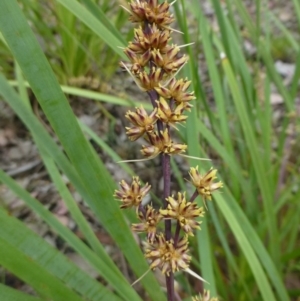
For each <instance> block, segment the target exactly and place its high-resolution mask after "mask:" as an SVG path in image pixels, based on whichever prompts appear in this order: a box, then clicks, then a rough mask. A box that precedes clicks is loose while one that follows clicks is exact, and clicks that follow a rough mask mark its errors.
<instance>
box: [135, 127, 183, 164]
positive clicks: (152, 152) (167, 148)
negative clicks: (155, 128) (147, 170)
mask: <svg viewBox="0 0 300 301" xmlns="http://www.w3.org/2000/svg"><path fill="white" fill-rule="evenodd" d="M148 137H149V138H148V139H147V140H149V142H150V143H151V144H152V145H150V146H144V145H143V147H142V150H141V153H142V154H143V155H144V156H145V157H147V158H150V157H151V158H154V157H156V156H157V155H158V154H160V153H163V154H168V155H174V154H180V153H182V152H185V150H186V149H187V145H186V144H180V143H174V142H173V141H172V140H171V137H170V133H169V131H168V129H165V130H164V131H163V132H162V131H161V132H160V135H159V134H158V133H157V132H153V133H150V134H149V136H148Z"/></svg>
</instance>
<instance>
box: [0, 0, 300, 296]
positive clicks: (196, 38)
mask: <svg viewBox="0 0 300 301" xmlns="http://www.w3.org/2000/svg"><path fill="white" fill-rule="evenodd" d="M20 2H22V5H21V8H22V9H20V6H19V5H18V3H17V1H16V0H2V1H0V32H1V33H2V36H1V41H2V42H0V43H2V44H1V48H0V63H1V74H0V95H1V97H2V98H3V100H4V101H5V102H7V103H8V104H9V106H10V107H11V108H12V109H13V110H14V112H15V113H16V115H18V117H19V118H20V119H21V120H22V122H23V123H24V125H25V126H26V127H27V129H28V131H30V133H31V135H32V137H33V139H34V141H35V143H36V145H37V147H38V149H39V152H40V155H41V158H42V160H43V162H44V165H45V167H46V169H47V171H48V173H49V176H50V177H51V179H52V181H53V183H54V185H55V187H56V188H57V191H58V192H59V193H60V195H61V197H62V199H63V200H64V202H65V204H66V207H67V208H68V210H69V211H70V213H71V215H72V218H73V219H74V221H75V222H76V224H77V225H78V227H79V228H80V231H81V232H82V234H83V236H84V239H85V241H86V242H87V244H86V243H85V242H83V241H82V240H80V239H79V238H78V237H77V236H76V235H75V234H74V233H72V231H70V230H69V229H68V228H67V227H64V226H63V225H62V224H61V223H60V222H58V221H57V219H56V218H55V217H54V216H53V214H52V213H51V212H50V211H48V210H47V209H45V208H44V207H43V206H42V205H41V204H40V203H39V202H38V201H37V200H36V199H35V198H34V197H33V196H31V195H30V194H29V193H28V192H27V191H25V190H24V189H23V188H21V187H20V186H19V185H18V184H17V183H16V181H15V180H13V179H12V178H11V177H9V176H8V175H7V174H6V173H5V172H4V171H2V170H0V182H2V183H3V184H5V185H7V186H8V187H9V188H10V189H11V190H12V191H13V192H14V193H15V194H16V195H17V196H18V197H19V198H21V199H22V200H23V201H24V202H25V203H26V205H27V206H28V207H29V208H31V210H33V211H34V212H35V213H36V214H37V215H38V216H39V217H40V218H41V219H43V220H44V221H45V222H46V223H47V224H48V225H49V226H50V227H51V229H53V231H55V232H56V233H58V235H60V236H61V237H62V239H63V240H65V241H66V242H67V244H68V245H69V246H70V247H71V248H72V249H73V250H74V251H75V252H77V253H78V254H79V255H80V256H81V257H82V258H84V260H86V261H87V262H88V263H89V264H90V265H91V266H92V267H93V268H94V269H95V270H96V271H97V273H98V274H99V275H100V276H101V277H102V278H103V279H104V280H105V281H106V283H107V284H108V285H109V288H110V289H108V288H107V287H106V286H104V285H103V284H102V283H100V282H97V281H95V280H94V279H93V278H91V277H90V276H88V275H87V274H86V273H85V272H83V271H82V270H80V269H79V268H78V267H77V266H76V265H74V264H71V263H70V262H69V260H68V259H67V257H65V256H64V255H63V254H60V253H59V252H58V251H57V250H55V249H54V248H53V247H51V246H50V245H49V244H48V243H47V242H45V241H44V240H43V239H42V238H40V237H39V236H38V235H36V234H35V233H34V232H33V231H31V230H29V229H27V228H26V227H24V226H23V223H22V222H21V221H18V220H17V219H16V218H14V217H11V216H10V215H9V214H8V212H7V210H6V209H5V208H1V210H0V221H1V227H0V265H1V266H3V267H4V268H5V269H7V270H8V271H10V272H12V273H13V274H14V275H16V276H17V277H19V278H20V279H22V280H23V281H24V282H26V283H28V284H29V285H30V286H31V287H32V288H33V289H34V290H35V292H36V293H37V297H31V296H27V295H26V294H25V293H21V292H17V291H15V290H13V289H11V288H7V287H5V288H3V289H2V287H3V285H2V284H0V297H1V298H0V299H1V300H2V299H3V300H12V299H13V300H19V299H20V300H32V301H34V300H37V301H39V300H55V301H56V300H64V301H65V300H75V301H76V300H78V301H80V300H89V301H100V300H103V301H106V300H116V301H117V300H128V301H132V300H133V301H134V300H137V301H138V300H142V298H141V297H140V296H139V295H138V294H137V292H136V291H135V289H134V288H133V287H131V286H130V284H129V283H128V281H127V280H126V278H125V277H124V275H122V273H121V272H120V270H119V269H118V268H117V267H116V265H115V264H114V263H113V261H112V260H111V258H110V257H109V256H108V255H107V254H106V252H105V249H104V247H103V245H102V244H101V243H100V242H99V240H98V239H97V238H96V236H95V234H94V233H93V231H92V230H91V228H90V226H89V224H88V222H87V219H86V218H85V217H84V216H83V214H82V213H81V211H80V210H79V208H78V205H77V203H76V202H75V200H74V199H73V197H72V195H71V193H70V191H69V190H68V188H67V186H66V185H65V184H64V181H63V179H62V175H66V176H67V177H68V179H69V180H70V182H71V184H72V186H73V187H74V188H75V189H76V190H77V191H78V193H79V194H80V195H81V196H82V198H83V199H84V200H85V202H86V203H87V204H88V205H89V207H90V208H91V209H92V211H93V212H94V214H95V216H96V217H97V219H98V220H99V221H100V222H101V225H102V226H103V227H104V228H105V229H106V230H107V232H108V233H109V234H110V235H111V237H112V238H113V240H114V242H115V243H116V245H117V246H118V247H119V248H120V250H122V252H123V254H124V256H125V258H126V260H127V262H128V265H129V266H130V268H131V270H132V271H133V273H134V274H135V275H136V279H137V278H139V277H140V276H141V275H143V274H144V273H145V271H146V270H147V269H148V264H147V262H146V260H145V259H144V257H143V254H142V252H141V250H140V247H139V246H138V245H137V244H136V241H135V240H134V238H133V236H132V233H131V230H130V228H129V226H128V223H127V221H126V220H129V221H132V222H133V221H134V219H135V216H134V214H131V213H129V212H125V213H124V211H122V212H121V211H120V209H119V206H118V203H117V202H116V201H115V200H114V198H113V192H114V189H115V188H116V185H115V183H114V181H113V179H112V177H111V175H110V174H109V173H108V171H107V169H106V168H105V166H104V164H103V162H102V161H101V160H100V159H99V156H98V155H97V154H96V152H95V151H94V149H92V148H91V147H90V144H89V142H88V140H87V139H86V137H85V135H84V134H87V135H88V136H89V137H91V139H92V140H93V142H94V143H95V144H97V145H99V147H100V148H101V149H102V151H103V152H105V153H107V155H108V156H110V157H112V158H113V159H114V160H115V161H119V160H121V159H120V158H119V157H118V155H117V154H116V153H115V152H114V150H113V149H111V148H110V146H109V145H107V144H106V143H105V141H104V140H103V139H102V138H103V137H99V136H97V135H96V134H95V133H94V132H93V131H92V130H91V129H90V128H88V127H87V126H86V125H83V124H81V123H80V122H78V121H77V119H76V117H75V115H74V113H73V112H72V110H71V107H70V105H69V103H68V101H67V98H66V96H65V94H64V93H63V91H64V92H65V93H66V94H71V95H73V96H74V95H75V96H76V95H77V96H79V95H80V96H81V97H82V96H83V97H86V98H87V99H90V101H100V102H106V103H111V104H116V105H120V106H131V107H134V106H136V105H137V104H136V103H134V102H133V101H131V100H128V99H121V98H117V97H115V96H114V95H106V94H101V93H98V92H95V91H89V88H86V89H84V90H83V89H76V88H73V87H70V82H71V79H72V78H78V77H81V76H82V77H88V76H91V77H92V78H97V77H99V82H100V83H101V82H102V81H103V80H108V79H111V78H112V76H113V74H114V72H115V70H116V69H117V67H118V61H119V60H120V59H121V58H122V59H123V60H124V59H126V58H125V56H124V54H123V52H122V50H121V49H120V47H124V45H125V44H126V40H127V35H128V32H129V31H130V28H127V26H128V25H127V14H126V13H125V12H124V11H123V10H122V9H121V8H119V6H117V5H116V2H115V1H101V5H99V6H98V5H96V4H95V1H92V0H82V1H75V0H56V1H55V0H53V1H47V3H49V4H48V6H46V7H45V6H44V5H42V4H41V1H30V0H27V1H20ZM120 2H122V3H123V2H124V3H126V1H120ZM220 2H221V1H219V0H211V5H212V7H213V9H214V11H215V18H216V20H215V21H216V22H214V23H212V22H210V20H209V19H208V17H206V16H205V14H204V13H203V11H202V10H201V7H200V6H199V1H198V0H191V1H184V0H178V1H177V2H176V3H175V4H174V15H175V17H176V20H177V22H178V27H179V30H180V31H182V32H183V35H181V36H180V35H179V34H178V38H179V39H183V43H182V44H189V43H192V42H194V44H193V45H189V46H187V47H186V48H185V51H186V52H187V54H188V55H189V62H188V63H187V65H186V66H185V67H184V69H183V70H182V71H181V72H183V73H184V74H185V75H187V76H188V77H189V78H190V79H191V80H192V83H193V89H194V91H195V95H196V97H197V99H196V101H194V102H193V105H194V107H195V108H196V110H193V111H192V113H191V114H190V116H189V118H188V121H187V124H186V127H184V128H182V127H181V128H180V137H181V138H182V139H183V140H184V142H185V143H187V144H188V146H189V147H188V149H189V155H191V156H197V157H210V158H213V166H214V167H217V168H218V175H219V176H220V177H221V178H222V182H223V183H224V189H223V190H222V192H221V193H216V194H215V195H214V200H213V201H212V202H209V204H208V209H209V214H208V215H207V216H206V219H204V221H203V223H202V227H201V228H202V230H201V231H198V233H197V236H196V239H197V243H195V244H194V245H193V251H194V254H193V260H194V262H193V269H194V270H196V271H197V272H199V274H200V275H201V276H203V278H204V279H207V280H208V281H209V283H210V284H205V286H204V287H205V288H206V289H209V290H210V292H211V295H212V296H217V295H218V296H220V300H241V301H243V300H245V301H260V300H264V301H289V300H291V299H292V300H293V298H296V297H297V296H299V295H300V289H299V288H298V289H289V288H288V287H287V279H288V278H289V276H290V275H293V274H297V273H298V275H299V273H300V266H299V257H300V251H299V243H300V241H299V216H300V202H299V198H300V189H299V182H300V176H299V157H298V156H297V153H296V154H295V153H293V151H294V152H295V149H297V147H298V149H299V141H297V139H296V141H295V144H296V147H295V145H294V146H293V145H291V142H290V141H291V137H292V136H296V137H297V132H298V135H299V118H298V117H299V115H298V114H299V109H298V112H297V107H296V100H295V99H296V95H297V93H298V94H299V78H300V47H299V41H298V40H297V37H295V35H294V34H293V32H292V31H289V30H287V29H286V28H285V27H284V24H282V23H281V22H280V21H279V20H278V19H277V18H276V17H275V16H272V15H271V14H270V13H268V12H265V11H263V10H262V8H263V7H264V5H265V1H260V0H257V1H255V9H256V14H255V15H254V16H253V15H250V14H249V12H248V10H247V9H246V8H245V6H244V1H240V0H226V1H223V2H222V6H221V3H220ZM223 5H224V6H225V5H226V11H225V9H224V7H223ZM291 5H293V7H294V12H295V16H294V17H295V22H298V24H296V26H298V31H299V29H300V27H299V26H300V5H299V2H298V1H297V0H293V1H291ZM236 16H239V18H237V17H236ZM28 20H30V26H29V25H28V22H27V21H28ZM212 24H214V25H212ZM216 24H217V25H218V26H216ZM124 26H125V27H126V30H125V29H124ZM217 27H218V29H217ZM274 27H276V28H277V30H279V31H280V38H276V37H274V35H273V32H272V29H273V28H274ZM191 30H192V32H191ZM245 40H247V41H250V42H251V43H252V45H253V47H254V48H255V49H256V51H255V54H254V55H252V56H249V55H248V54H247V53H246V52H245V49H244V47H243V46H244V42H245ZM61 45H63V47H61ZM283 45H286V47H289V48H288V49H287V48H284V47H283ZM277 51H280V54H277ZM200 55H201V56H203V57H204V59H203V60H202V61H200V62H199V60H198V58H199V56H200ZM287 55H288V56H289V61H290V62H292V63H294V64H295V73H294V75H293V77H292V79H291V81H290V83H289V85H288V86H287V85H286V84H285V82H284V79H283V78H282V77H281V76H280V75H279V74H278V73H277V71H276V69H275V67H274V62H275V59H277V58H278V57H280V58H281V59H283V58H285V57H286V56H287ZM274 56H275V57H274ZM204 67H205V68H206V69H207V77H208V79H205V80H204V79H203V76H202V75H203V73H202V72H200V70H202V69H203V70H204ZM15 74H16V75H15ZM184 74H183V75H184ZM25 79H26V80H25ZM207 84H209V89H208V88H207V86H208V85H207ZM15 86H16V87H17V88H18V89H17V90H15V89H14V87H15ZM27 86H29V87H30V89H31V90H32V91H33V93H34V94H35V97H36V99H37V101H38V102H39V104H40V106H41V108H42V110H43V112H44V114H45V116H46V118H47V120H48V121H49V123H50V125H51V127H52V129H53V131H54V132H55V134H56V136H57V137H58V140H59V142H60V146H62V148H61V147H60V146H59V145H58V144H57V143H56V142H54V140H53V138H52V137H51V136H50V135H49V133H48V132H47V131H46V129H45V127H44V125H43V124H42V123H41V122H40V121H39V119H38V118H37V117H36V116H35V115H34V114H33V112H32V109H31V107H30V103H29V101H28V99H29V96H28V94H27V93H28V92H29V90H30V89H26V88H25V87H27ZM275 88H276V91H277V93H278V94H279V95H280V96H281V97H282V104H281V110H282V116H281V120H280V124H276V122H275V121H274V116H273V115H274V106H273V104H272V101H271V99H272V93H273V91H274V89H275ZM62 89H63V90H62ZM208 90H210V91H212V92H209V93H208ZM298 106H299V104H298ZM144 107H145V108H146V109H147V105H145V106H144ZM99 122H101V121H99ZM291 128H292V129H293V132H291V130H290V129H291ZM291 157H293V160H289V158H291ZM189 161H190V162H189V165H190V166H196V165H201V169H202V168H203V169H204V170H208V169H209V168H210V167H211V165H212V163H211V162H207V161H203V162H200V163H199V161H195V160H193V159H189ZM172 165H173V167H174V170H176V173H175V177H176V178H177V179H178V182H179V183H180V184H181V185H185V184H186V181H183V180H182V179H183V176H182V174H181V172H180V168H179V167H178V166H177V165H176V162H175V161H173V162H172ZM121 168H123V169H124V171H126V172H127V173H132V171H131V169H130V168H129V166H128V165H126V164H124V163H122V164H120V169H121ZM283 171H285V172H286V177H285V178H284V179H282V177H281V173H282V172H283ZM279 188H280V189H279ZM183 190H185V189H183ZM124 214H125V215H126V216H125V215H124ZM176 277H177V276H176ZM183 278H184V277H183V276H182V275H178V277H177V279H178V281H179V283H180V284H181V286H182V288H183V290H184V291H185V293H186V295H192V294H194V293H195V292H194V291H193V289H194V288H193V286H192V281H191V282H189V281H187V280H186V279H183ZM140 283H141V285H142V286H143V289H144V290H145V292H146V293H147V295H148V296H149V298H150V300H153V301H163V300H166V299H165V298H166V297H165V293H164V292H163V290H162V289H161V288H160V285H159V283H158V281H157V280H156V278H155V276H154V274H153V273H152V272H150V273H148V274H147V275H146V276H145V277H144V278H143V279H142V280H141V281H140ZM14 298H15V299H14ZM185 300H191V299H190V297H188V298H186V299H185Z"/></svg>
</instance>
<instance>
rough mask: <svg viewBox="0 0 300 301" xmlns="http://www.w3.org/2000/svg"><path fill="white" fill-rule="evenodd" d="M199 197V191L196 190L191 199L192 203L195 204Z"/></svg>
mask: <svg viewBox="0 0 300 301" xmlns="http://www.w3.org/2000/svg"><path fill="white" fill-rule="evenodd" d="M198 195H199V193H198V191H197V189H196V190H195V192H194V194H193V195H192V197H191V199H190V202H191V203H193V202H194V201H195V199H196V197H197V196H198Z"/></svg>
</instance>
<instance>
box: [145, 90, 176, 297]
mask: <svg viewBox="0 0 300 301" xmlns="http://www.w3.org/2000/svg"><path fill="white" fill-rule="evenodd" d="M148 95H149V97H150V99H151V103H152V106H153V107H154V108H156V107H157V103H156V102H155V101H156V100H157V99H158V94H157V92H156V91H155V90H151V91H148ZM157 129H158V132H159V133H161V132H162V131H163V124H162V122H161V121H160V120H158V121H157ZM168 130H169V129H168ZM160 158H161V162H162V166H163V179H164V199H163V207H164V208H166V207H167V201H166V198H167V197H169V196H170V193H171V165H170V156H169V155H167V154H161V155H160ZM171 226H172V225H171V221H170V220H165V237H166V240H170V239H171V238H172V229H171ZM166 287H167V297H168V301H174V300H175V293H174V274H173V273H172V272H170V274H169V276H167V275H166Z"/></svg>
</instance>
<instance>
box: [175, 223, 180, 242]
mask: <svg viewBox="0 0 300 301" xmlns="http://www.w3.org/2000/svg"><path fill="white" fill-rule="evenodd" d="M180 229H181V227H180V223H179V222H177V226H176V231H175V235H174V246H175V247H176V246H177V243H178V240H179V234H180Z"/></svg>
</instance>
